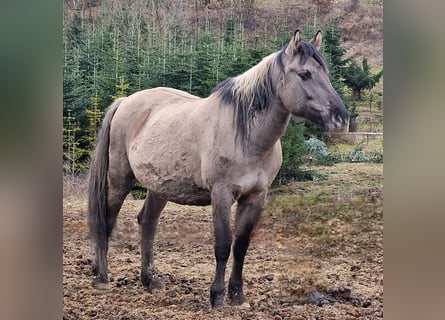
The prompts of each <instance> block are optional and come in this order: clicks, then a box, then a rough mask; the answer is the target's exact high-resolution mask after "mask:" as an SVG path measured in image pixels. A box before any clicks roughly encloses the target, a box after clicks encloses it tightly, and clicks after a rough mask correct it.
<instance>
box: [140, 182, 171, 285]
mask: <svg viewBox="0 0 445 320" xmlns="http://www.w3.org/2000/svg"><path fill="white" fill-rule="evenodd" d="M166 203H167V201H166V200H164V199H162V198H160V197H158V196H157V195H156V194H154V193H153V192H151V191H149V194H148V196H147V198H146V200H145V202H144V206H143V207H142V210H141V212H140V213H139V215H138V223H139V225H140V226H141V256H142V257H141V258H142V266H141V282H142V284H143V285H144V287H145V288H146V289H147V290H148V291H149V292H152V291H153V290H156V289H161V288H162V287H163V283H162V281H161V279H160V278H159V277H157V275H156V269H155V266H154V262H153V241H154V237H155V233H156V227H157V226H158V222H159V215H160V214H161V211H162V209H164V207H165V204H166Z"/></svg>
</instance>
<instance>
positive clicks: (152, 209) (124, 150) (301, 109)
mask: <svg viewBox="0 0 445 320" xmlns="http://www.w3.org/2000/svg"><path fill="white" fill-rule="evenodd" d="M321 40H322V35H321V32H320V31H318V32H317V33H316V35H315V36H314V38H313V39H312V40H310V41H309V42H304V41H302V40H301V39H300V31H299V30H297V31H296V32H295V33H294V35H293V37H292V39H291V40H290V42H289V44H288V45H287V46H286V47H285V48H283V49H282V50H280V51H278V52H275V53H273V54H271V55H269V56H267V57H265V58H263V60H262V61H261V62H260V63H258V64H257V65H255V66H253V67H252V68H251V69H249V70H247V71H246V72H245V73H243V74H241V75H239V76H236V77H233V78H229V79H226V80H224V81H222V82H221V83H220V84H218V85H217V86H216V87H215V88H214V90H213V91H212V93H211V94H210V96H208V97H207V98H199V97H196V96H193V95H191V94H188V93H186V92H183V91H180V90H176V89H172V88H164V87H160V88H154V89H148V90H143V91H139V92H136V93H134V94H132V95H131V96H129V97H126V98H120V99H118V100H116V101H115V102H114V103H113V104H112V105H111V106H110V107H109V108H108V110H107V112H106V114H105V117H104V120H103V124H102V128H101V130H100V133H99V136H98V139H97V145H96V149H95V151H94V155H93V158H92V163H91V170H90V179H89V190H88V196H89V201H88V217H89V228H90V236H91V239H92V243H93V247H94V251H95V264H94V274H95V278H94V281H93V285H94V286H95V287H96V288H98V289H106V288H108V287H109V280H108V276H107V253H108V240H109V237H110V234H111V232H112V230H113V227H114V225H115V223H116V219H117V216H118V213H119V210H120V208H121V206H122V203H123V201H124V199H125V197H126V196H127V194H128V193H129V192H130V190H131V189H132V187H133V186H134V184H135V183H136V182H137V181H139V182H140V183H141V184H142V185H144V186H145V187H146V188H147V189H148V196H147V198H146V200H145V202H144V205H143V208H142V210H141V212H140V213H139V215H138V222H139V224H140V228H141V260H142V267H141V281H142V284H143V285H144V286H145V287H146V289H147V290H148V291H149V292H151V291H153V290H156V289H157V288H160V287H162V286H163V284H162V281H161V280H160V277H158V276H157V273H156V269H155V265H154V261H153V240H154V236H155V232H156V227H157V224H158V220H159V215H160V213H161V211H162V210H163V208H164V206H165V204H166V203H167V201H172V202H175V203H178V204H187V205H200V206H201V205H209V204H211V205H212V212H213V226H214V250H215V258H216V272H215V276H214V280H213V283H212V285H211V288H210V303H211V306H212V307H213V308H217V307H220V306H222V305H224V304H225V281H224V274H225V270H226V264H227V260H228V258H229V255H230V252H231V250H232V252H233V266H232V271H231V274H230V278H229V282H228V290H227V299H228V302H229V303H230V304H232V305H248V302H247V299H246V297H245V296H244V293H243V279H242V272H243V264H244V257H245V255H246V251H247V248H248V246H249V241H250V236H251V233H252V230H253V229H254V228H255V226H256V224H257V222H258V220H259V217H260V215H261V213H262V212H263V210H264V206H265V200H266V194H267V190H268V188H269V186H270V185H271V183H272V181H273V180H274V178H275V176H276V174H277V173H278V170H279V168H280V166H281V162H282V154H281V145H280V137H281V136H282V135H283V134H284V132H285V130H286V127H287V125H288V122H289V119H290V117H291V115H294V116H297V117H300V118H304V119H306V120H309V121H311V122H313V123H315V124H317V125H319V126H321V127H322V128H324V129H325V130H327V131H339V130H342V131H344V130H347V127H348V123H349V116H348V112H347V111H346V108H345V106H344V104H343V102H342V101H341V99H340V97H339V96H338V94H337V92H336V91H335V90H334V88H333V87H332V84H331V82H330V80H329V72H328V69H327V66H326V63H325V61H324V59H323V57H322V56H321V54H320V52H319V48H320V45H321ZM235 202H237V208H236V213H235V214H236V216H235V227H234V230H233V231H232V230H231V227H230V215H231V206H232V204H233V203H235ZM191 219H193V218H191ZM191 221H192V220H191ZM232 232H233V234H234V241H233V243H232Z"/></svg>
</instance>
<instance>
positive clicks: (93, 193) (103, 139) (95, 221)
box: [88, 98, 125, 268]
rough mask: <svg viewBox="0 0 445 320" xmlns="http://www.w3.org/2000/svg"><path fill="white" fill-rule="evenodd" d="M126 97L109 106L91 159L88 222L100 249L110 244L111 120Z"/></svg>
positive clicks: (92, 236)
mask: <svg viewBox="0 0 445 320" xmlns="http://www.w3.org/2000/svg"><path fill="white" fill-rule="evenodd" d="M124 99H125V98H120V99H117V100H115V101H114V102H113V103H112V104H111V105H110V106H109V107H108V109H107V111H106V113H105V117H104V119H103V122H102V127H101V128H100V131H99V134H98V136H97V140H96V147H95V149H94V153H93V156H92V159H91V166H90V173H89V182H88V224H89V228H90V237H91V240H92V241H93V243H94V244H95V245H96V246H98V247H99V248H100V249H104V248H106V247H107V246H108V244H107V243H108V227H107V200H108V199H107V198H108V197H107V193H108V181H107V180H108V179H107V175H108V163H109V159H108V157H109V155H108V151H109V145H110V127H111V120H112V119H113V116H114V114H115V112H116V110H117V108H118V107H119V105H120V104H121V103H122V101H123V100H124ZM96 252H97V251H96ZM102 258H103V257H96V259H99V260H102ZM105 259H106V258H105ZM97 262H99V261H97ZM99 268H100V267H99Z"/></svg>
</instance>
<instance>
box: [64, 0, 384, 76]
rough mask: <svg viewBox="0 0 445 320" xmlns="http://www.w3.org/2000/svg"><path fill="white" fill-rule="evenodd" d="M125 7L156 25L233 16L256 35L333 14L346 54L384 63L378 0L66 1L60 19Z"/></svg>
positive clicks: (217, 21)
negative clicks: (336, 20) (62, 16)
mask: <svg viewBox="0 0 445 320" xmlns="http://www.w3.org/2000/svg"><path fill="white" fill-rule="evenodd" d="M124 7H125V8H126V9H128V10H129V11H131V12H132V13H133V15H134V17H138V18H141V17H142V20H144V21H145V22H146V24H147V25H157V26H158V27H159V28H160V30H166V29H168V27H171V26H173V25H176V26H178V25H181V26H184V27H185V29H187V30H188V31H189V32H192V31H193V30H194V28H196V26H197V25H199V24H201V23H203V22H205V23H208V24H209V25H210V26H211V27H212V28H215V29H219V30H222V29H223V28H224V25H225V23H226V22H227V20H228V19H229V18H233V19H235V20H236V21H241V22H242V23H243V25H244V28H245V30H246V32H247V33H248V36H260V37H261V36H262V35H264V37H266V35H267V34H269V35H270V34H271V33H273V32H276V30H277V29H280V28H285V29H288V30H289V32H291V31H293V30H294V29H295V28H297V27H299V26H301V25H303V24H307V23H309V24H313V25H316V26H317V27H319V28H322V29H323V26H324V25H325V24H326V22H327V21H328V20H329V19H331V18H337V19H338V20H339V26H340V31H341V36H342V41H343V45H344V46H345V48H347V49H348V52H347V55H348V56H356V57H358V58H361V57H367V58H368V60H369V61H370V63H371V64H373V65H376V66H379V67H381V66H382V65H383V1H382V0H366V1H365V0H360V1H359V0H280V1H276V0H230V1H229V0H165V1H159V0H147V1H140V0H139V1H128V2H126V4H125V5H124V4H123V2H122V1H119V0H78V1H76V0H65V1H64V24H65V25H67V24H68V23H69V22H71V21H72V19H73V16H74V14H75V13H76V12H78V13H79V14H80V15H81V16H82V18H83V19H84V22H85V23H86V24H87V25H89V26H94V24H95V22H96V20H97V18H98V16H99V15H100V14H101V13H102V12H105V14H107V13H108V14H115V13H116V10H117V9H118V8H124ZM122 10H123V9H122Z"/></svg>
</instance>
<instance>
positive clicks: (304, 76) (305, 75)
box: [298, 71, 312, 81]
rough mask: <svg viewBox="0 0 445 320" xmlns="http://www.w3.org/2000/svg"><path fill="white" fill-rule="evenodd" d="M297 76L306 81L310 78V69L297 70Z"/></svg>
mask: <svg viewBox="0 0 445 320" xmlns="http://www.w3.org/2000/svg"><path fill="white" fill-rule="evenodd" d="M298 76H299V77H300V78H301V80H303V81H306V80H309V79H312V75H311V73H310V71H305V72H299V73H298Z"/></svg>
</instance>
